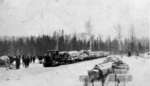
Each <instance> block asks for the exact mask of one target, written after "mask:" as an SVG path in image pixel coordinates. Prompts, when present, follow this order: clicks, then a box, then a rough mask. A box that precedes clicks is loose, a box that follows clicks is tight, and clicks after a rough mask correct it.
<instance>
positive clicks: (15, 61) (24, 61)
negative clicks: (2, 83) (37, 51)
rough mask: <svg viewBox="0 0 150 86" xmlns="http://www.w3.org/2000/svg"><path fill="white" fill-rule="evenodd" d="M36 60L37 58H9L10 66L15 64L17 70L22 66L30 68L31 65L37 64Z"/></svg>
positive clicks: (23, 56)
mask: <svg viewBox="0 0 150 86" xmlns="http://www.w3.org/2000/svg"><path fill="white" fill-rule="evenodd" d="M35 60H36V57H35V56H25V55H22V56H9V62H10V65H13V64H14V65H15V68H16V69H20V66H21V64H22V65H23V67H25V68H28V67H29V65H30V63H35ZM10 68H11V67H10Z"/></svg>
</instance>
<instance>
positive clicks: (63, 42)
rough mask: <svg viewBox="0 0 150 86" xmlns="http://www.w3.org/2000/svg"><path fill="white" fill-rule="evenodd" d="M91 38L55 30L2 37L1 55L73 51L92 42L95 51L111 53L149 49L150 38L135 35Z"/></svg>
mask: <svg viewBox="0 0 150 86" xmlns="http://www.w3.org/2000/svg"><path fill="white" fill-rule="evenodd" d="M92 38H93V39H92V41H91V39H79V38H78V37H77V34H74V35H66V34H64V32H63V31H61V32H60V33H57V32H54V33H53V35H52V36H49V35H41V36H38V37H35V36H31V37H20V38H15V37H11V38H10V39H9V40H8V39H0V56H2V55H29V56H30V55H33V56H34V55H44V53H45V52H46V51H47V50H60V51H73V50H89V47H90V42H92V45H91V46H92V50H93V51H109V52H111V53H117V52H121V53H127V52H128V51H131V52H136V53H140V52H146V51H148V50H149V39H148V38H142V39H138V38H136V37H135V36H134V37H133V35H132V36H131V38H130V39H129V38H128V39H127V38H126V39H124V40H121V41H120V40H119V39H118V38H114V39H111V38H110V37H108V38H107V39H106V40H102V38H101V37H100V36H99V37H92Z"/></svg>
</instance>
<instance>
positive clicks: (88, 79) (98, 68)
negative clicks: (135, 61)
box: [80, 57, 129, 86]
mask: <svg viewBox="0 0 150 86" xmlns="http://www.w3.org/2000/svg"><path fill="white" fill-rule="evenodd" d="M112 58H113V57H112ZM124 70H125V71H124ZM128 70H129V66H128V65H127V64H125V63H123V62H122V61H121V60H119V59H116V60H110V58H106V60H104V62H103V63H100V64H97V65H95V66H94V68H93V69H91V70H89V71H88V75H87V76H80V80H82V81H84V86H88V85H89V84H90V83H91V84H92V86H94V82H95V81H100V82H101V84H102V86H104V84H105V82H106V81H115V80H116V77H114V76H115V75H118V74H122V73H127V71H128ZM110 75H111V77H109V76H110ZM107 77H108V78H107ZM107 79H108V80H107Z"/></svg>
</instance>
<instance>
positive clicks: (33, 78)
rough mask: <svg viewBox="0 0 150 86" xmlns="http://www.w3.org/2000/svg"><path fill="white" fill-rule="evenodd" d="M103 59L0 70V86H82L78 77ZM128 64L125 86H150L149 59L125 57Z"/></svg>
mask: <svg viewBox="0 0 150 86" xmlns="http://www.w3.org/2000/svg"><path fill="white" fill-rule="evenodd" d="M103 60H104V59H96V60H91V61H86V62H80V63H75V64H70V65H62V66H58V67H50V68H43V67H42V65H40V64H31V66H30V67H29V68H27V69H25V68H21V69H20V70H9V71H6V70H4V69H2V68H1V69H0V86H83V83H82V82H81V81H80V80H79V76H80V75H86V74H87V71H88V70H90V69H91V68H92V67H93V66H94V65H95V64H98V63H100V62H102V61H103ZM123 60H124V61H125V62H126V63H128V64H129V66H130V71H129V73H130V74H131V75H132V76H133V80H132V82H129V83H127V84H126V86H150V81H149V80H150V59H142V58H140V57H135V56H134V57H125V56H123Z"/></svg>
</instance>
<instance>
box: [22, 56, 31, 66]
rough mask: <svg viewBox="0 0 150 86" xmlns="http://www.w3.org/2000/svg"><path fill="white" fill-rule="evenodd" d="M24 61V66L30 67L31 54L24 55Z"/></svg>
mask: <svg viewBox="0 0 150 86" xmlns="http://www.w3.org/2000/svg"><path fill="white" fill-rule="evenodd" d="M22 62H23V65H24V67H25V68H28V67H29V64H30V58H29V56H23V58H22Z"/></svg>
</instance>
